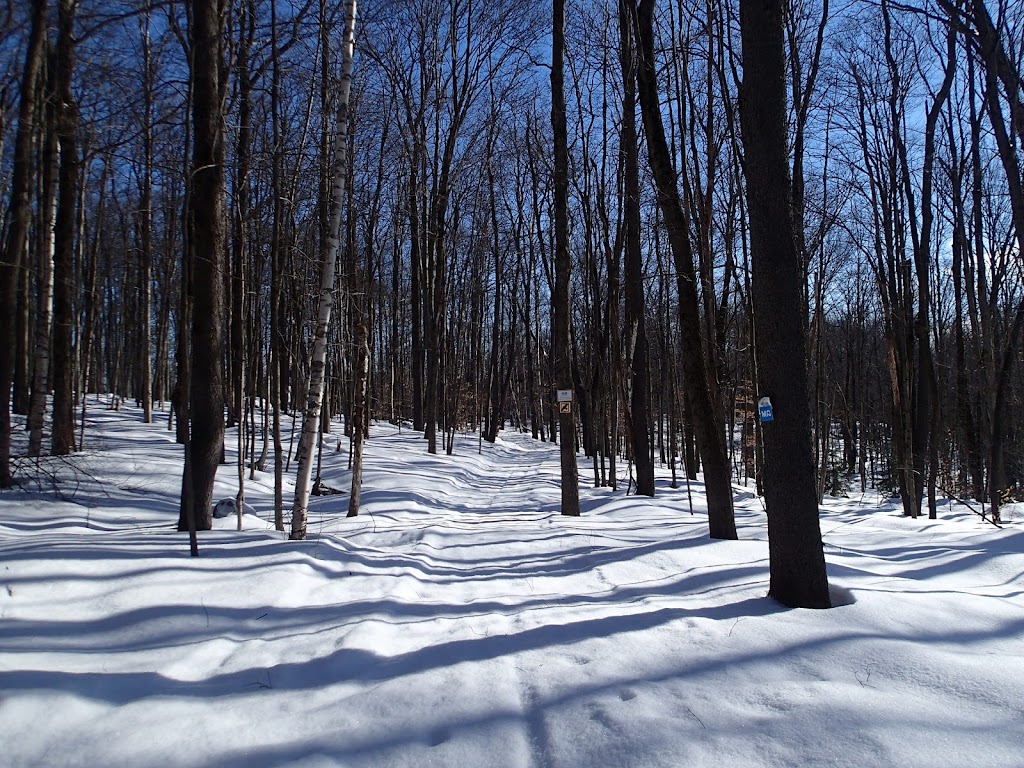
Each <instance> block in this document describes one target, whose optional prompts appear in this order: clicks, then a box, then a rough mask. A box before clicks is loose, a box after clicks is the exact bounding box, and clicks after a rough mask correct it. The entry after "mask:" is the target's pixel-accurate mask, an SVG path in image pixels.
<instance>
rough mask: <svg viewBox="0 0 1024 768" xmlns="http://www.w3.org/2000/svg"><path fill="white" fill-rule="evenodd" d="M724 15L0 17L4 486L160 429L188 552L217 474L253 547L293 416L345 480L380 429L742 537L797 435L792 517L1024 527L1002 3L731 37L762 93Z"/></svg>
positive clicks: (289, 11) (53, 5)
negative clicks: (256, 517) (142, 421)
mask: <svg viewBox="0 0 1024 768" xmlns="http://www.w3.org/2000/svg"><path fill="white" fill-rule="evenodd" d="M748 5H749V6H754V5H757V4H756V3H749V4H748V2H747V0H733V1H730V2H711V1H710V0H662V1H661V2H655V0H640V1H639V2H635V1H634V0H614V1H613V0H604V2H593V1H592V0H580V1H578V2H574V1H573V0H569V1H568V2H564V3H563V2H562V0H558V1H557V2H556V3H555V4H554V10H555V13H554V17H553V16H552V9H551V7H549V6H547V5H545V4H541V3H525V4H524V3H514V2H509V1H508V0H493V1H490V2H481V1H480V0H475V1H474V0H382V1H381V2H367V3H366V4H365V5H363V6H362V7H360V9H359V16H358V24H357V25H356V26H355V27H354V29H355V33H354V34H355V37H354V49H355V60H354V67H353V65H352V59H351V58H350V57H348V56H347V55H346V45H347V44H349V43H348V37H347V34H346V29H347V27H346V19H348V21H349V22H351V21H352V16H353V14H354V5H353V6H352V7H351V8H350V7H349V6H350V4H349V2H345V3H341V2H328V1H327V0H187V1H185V0H113V1H111V0H104V2H99V0H31V2H20V3H11V2H8V3H6V4H5V6H4V10H3V11H2V18H0V58H2V59H3V61H4V64H5V66H4V67H3V68H2V71H3V75H2V81H0V201H2V203H3V206H4V209H3V220H2V226H3V230H2V240H0V242H2V248H3V251H2V263H0V334H2V336H0V396H2V398H0V486H3V487H7V486H10V485H12V484H14V483H17V482H18V481H19V477H20V476H22V475H24V474H26V473H30V472H31V471H32V459H33V457H34V456H39V455H41V454H45V453H52V454H54V455H66V454H69V453H72V452H74V451H76V450H81V449H83V448H86V447H88V446H89V437H90V436H89V433H88V428H87V426H86V425H87V413H88V408H91V407H96V406H95V405H94V401H91V400H90V398H89V397H87V395H89V394H90V393H97V392H103V393H112V395H113V396H114V402H115V403H116V402H118V401H119V400H131V401H134V402H137V403H138V404H139V405H140V406H142V408H143V410H144V414H145V418H146V419H147V420H150V419H155V418H157V417H158V416H160V414H164V415H163V416H162V417H161V418H165V419H167V421H166V428H167V429H176V430H177V436H178V439H179V441H180V442H182V443H183V444H184V445H185V451H186V452H185V455H186V457H187V458H186V462H185V471H184V472H183V485H182V488H183V493H182V517H181V521H180V525H181V526H182V529H185V528H186V527H187V526H188V525H189V524H190V518H191V524H192V525H195V526H198V527H200V528H202V527H204V526H208V525H209V519H208V515H209V509H208V508H209V501H210V495H209V494H210V489H211V487H212V473H213V472H214V471H215V470H216V466H217V464H218V463H219V462H221V461H222V460H223V459H222V457H223V450H222V449H223V444H224V441H231V442H232V443H237V445H238V446H239V447H240V449H241V451H240V459H239V463H238V468H237V470H238V478H239V487H240V491H239V501H241V500H242V498H243V495H244V494H243V491H242V488H243V487H244V483H245V481H246V479H247V478H248V477H251V476H253V475H254V473H256V472H274V473H275V474H276V477H277V488H278V492H277V495H276V520H277V525H278V527H279V528H280V529H282V530H283V529H284V527H285V524H286V515H285V514H284V505H285V501H284V499H283V494H282V491H281V488H282V483H281V478H282V476H283V475H284V474H286V473H289V472H294V471H295V468H296V465H297V463H298V462H299V460H300V459H302V460H304V461H306V463H307V466H309V465H311V466H312V468H311V479H310V480H309V483H308V484H309V486H311V488H310V491H311V492H312V493H313V494H316V493H318V492H319V490H320V478H319V476H318V470H317V466H318V465H317V462H316V457H315V456H313V455H312V451H313V450H314V448H315V445H316V444H319V441H312V442H311V443H310V444H308V445H306V444H304V443H303V441H302V439H301V433H302V431H303V430H302V426H301V425H302V423H303V414H305V417H306V418H305V420H306V421H309V419H310V418H312V419H313V420H312V422H311V423H310V425H309V427H308V428H309V429H313V430H316V428H317V425H318V424H319V429H320V430H323V431H329V430H331V429H335V428H337V427H335V426H334V425H332V424H331V421H330V419H331V417H334V416H338V415H343V416H344V417H345V420H344V423H345V425H346V427H345V429H346V436H345V445H346V446H348V445H350V444H351V445H352V447H353V448H354V449H355V453H356V455H357V456H359V455H361V454H360V452H359V450H358V449H359V447H360V446H361V444H362V440H363V439H364V437H365V436H366V435H367V434H368V425H369V423H370V420H388V421H391V422H395V423H402V424H403V425H405V424H407V425H408V428H410V429H413V430H417V431H420V432H422V433H423V436H424V438H425V441H424V450H425V451H430V452H438V451H447V452H449V453H450V452H453V451H459V450H476V444H477V443H476V440H477V437H473V438H472V439H465V438H464V436H465V434H466V433H467V432H471V433H472V434H473V435H474V436H479V439H482V440H487V441H494V440H495V439H496V438H497V436H498V434H499V432H500V430H501V429H516V430H523V431H525V432H529V433H531V434H532V435H533V437H534V438H536V439H537V440H550V441H555V440H559V441H560V442H561V443H562V445H563V452H566V451H568V454H567V455H568V457H569V459H570V461H571V459H572V458H573V457H574V456H575V455H576V454H577V453H581V454H584V455H585V456H586V457H587V459H588V463H587V464H586V466H588V467H589V468H590V469H589V470H588V473H587V475H586V476H583V477H581V478H580V482H585V483H590V484H593V485H595V486H611V487H621V488H625V489H627V490H628V491H629V492H631V493H632V492H636V493H638V494H643V495H653V494H654V493H655V484H654V467H655V466H656V465H661V466H666V465H667V466H669V467H670V468H671V473H672V474H671V476H672V478H673V482H680V483H682V482H684V481H685V479H686V478H689V479H694V478H696V477H697V473H698V472H703V473H704V479H705V481H706V488H707V495H708V505H709V522H710V527H711V534H712V536H714V537H717V538H734V537H735V536H736V531H735V524H734V522H733V517H732V514H733V513H732V493H733V491H732V485H733V484H735V483H739V484H742V483H750V484H751V486H752V487H754V486H756V488H757V489H758V491H759V492H764V491H768V493H769V498H770V496H771V493H772V481H771V480H768V482H766V478H765V470H766V468H767V470H768V471H781V472H785V471H786V467H785V465H786V463H787V462H789V461H792V462H796V463H798V464H799V465H800V466H801V467H803V466H804V464H803V463H800V462H802V461H804V460H803V459H801V458H800V457H801V456H803V451H802V449H801V450H798V451H796V453H795V454H794V453H792V452H791V450H790V449H787V448H782V447H780V446H782V445H783V443H782V442H775V441H776V440H782V438H781V437H779V436H780V435H781V434H782V433H783V432H784V431H785V430H787V429H789V428H790V427H791V426H792V425H793V424H794V423H795V422H794V421H787V419H788V418H790V417H791V418H793V419H795V418H796V413H795V411H801V410H802V409H803V406H804V405H806V415H807V420H806V425H804V426H801V427H800V428H799V430H798V431H797V432H794V433H793V434H797V435H798V436H799V435H805V434H806V435H807V436H806V437H798V443H799V442H800V441H803V442H802V443H800V444H801V445H802V446H803V448H806V449H807V453H808V454H809V461H810V470H811V474H810V475H808V477H807V478H805V479H806V480H807V483H808V485H807V487H808V489H809V490H808V493H810V494H811V497H810V498H811V501H810V503H811V507H810V508H811V509H812V510H813V501H814V499H813V496H814V495H816V497H817V499H819V500H820V498H821V497H822V496H823V495H825V494H844V493H849V492H854V491H856V492H861V491H864V490H867V489H869V488H877V489H880V490H881V491H882V492H884V493H887V494H890V495H892V496H894V497H899V498H900V500H901V503H902V507H903V510H904V512H905V513H906V514H907V515H910V516H913V517H916V516H918V515H921V514H925V513H927V514H929V515H930V516H931V517H935V516H936V515H937V499H938V498H941V497H955V498H959V499H963V500H965V501H969V502H970V503H971V504H972V505H974V506H975V507H976V508H977V509H978V510H979V511H982V510H984V511H985V514H986V515H988V516H990V519H991V520H994V521H997V522H998V520H999V512H998V509H999V505H1000V504H1001V503H1003V502H1005V501H1006V500H1007V499H1009V498H1011V497H1013V498H1019V497H1020V496H1021V494H1022V493H1024V488H1022V483H1024V451H1022V450H1021V446H1022V445H1024V415H1022V414H1024V409H1022V408H1021V404H1022V403H1024V369H1022V363H1024V361H1022V360H1021V357H1022V350H1024V345H1022V343H1021V335H1022V332H1024V279H1022V277H1024V276H1022V267H1024V261H1022V252H1024V248H1022V245H1024V181H1022V165H1021V157H1022V155H1024V84H1022V79H1021V73H1022V71H1024V67H1022V59H1024V42H1022V41H1024V7H1022V6H1021V4H1020V3H1014V2H1006V1H1005V0H998V2H995V1H994V0H993V1H991V2H985V0H921V2H919V3H910V4H906V3H897V2H894V1H893V0H877V1H876V0H854V2H851V3H845V4H841V5H839V6H837V5H836V4H835V3H834V2H833V3H830V0H784V2H782V3H781V4H779V3H767V4H765V3H762V4H761V5H770V6H772V7H773V8H774V7H776V6H777V11H776V12H774V15H771V14H769V16H770V17H771V18H772V19H774V21H773V22H772V23H773V24H776V23H777V24H778V25H779V28H780V35H781V37H779V39H778V40H777V43H778V47H779V50H780V51H781V53H780V54H779V56H776V55H775V54H774V53H765V52H764V50H762V49H760V48H758V47H757V44H758V43H759V41H761V40H762V39H763V36H767V35H768V28H767V27H763V28H762V27H761V26H759V24H763V21H761V22H758V21H756V19H758V18H760V17H759V16H757V15H756V14H755V15H754V16H748V15H745V14H752V13H754V12H755V11H757V13H763V12H764V11H763V9H760V10H758V9H753V8H751V7H747V6H748ZM741 10H742V11H743V13H741ZM560 13H561V19H563V20H564V21H563V22H562V23H563V24H564V28H563V29H559V26H560V22H559V18H560V17H559V14H560ZM553 18H554V35H553V34H552V30H553V26H552V21H553ZM744 19H747V21H746V23H747V25H748V26H746V27H745V28H744V27H743V25H742V24H741V21H743V20H744ZM741 32H742V34H741ZM348 34H352V33H351V31H349V32H348ZM773 50H775V49H773ZM553 51H554V56H553V55H552V52H553ZM758 51H760V52H759V53H758ZM762 55H763V56H767V57H768V58H767V59H763V61H768V62H769V63H770V62H775V63H776V64H778V67H777V70H778V71H777V72H776V69H774V68H768V69H764V70H762V69H761V64H758V69H757V70H756V72H755V70H754V69H753V68H752V65H751V66H749V67H748V70H747V71H746V72H745V70H744V57H749V58H750V61H751V62H752V61H762V59H757V58H755V57H757V56H762ZM773 56H775V58H772V57H773ZM346 62H348V66H349V67H350V69H349V70H348V71H347V72H346V71H345V66H346ZM765 66H766V67H767V65H765ZM772 66H773V67H774V65H772ZM768 72H771V73H775V74H772V75H765V73H768ZM353 73H354V74H353ZM754 74H757V75H759V76H760V75H765V77H758V78H752V79H751V80H750V81H749V82H748V83H747V85H746V86H745V85H744V81H745V79H746V78H747V77H752V76H753V75H754ZM769 93H770V94H774V95H773V96H772V97H771V98H772V99H774V101H773V102H771V103H767V102H766V103H765V104H762V103H761V102H765V99H766V94H769ZM771 104H774V105H775V107H774V108H775V109H777V110H778V112H777V116H778V117H779V134H778V136H777V138H778V141H777V142H776V143H772V142H773V141H774V139H773V138H772V137H771V136H769V135H768V134H769V129H768V127H767V126H768V123H766V122H763V121H764V120H766V119H767V118H765V117H764V115H766V114H773V115H774V114H776V113H775V112H773V111H772V108H770V107H771ZM766 105H767V106H766ZM759 110H760V111H759ZM765 110H766V111H765ZM771 119H775V118H774V117H773V118H771ZM342 125H344V128H343V129H342V128H341V126H342ZM762 132H764V133H762ZM339 142H340V143H339ZM773 153H774V154H773ZM766 169H768V172H767V175H766V172H765V171H766ZM339 174H343V178H338V175H339ZM780 177H781V178H780ZM766 178H767V179H768V181H769V182H772V183H767V184H766V183H764V179H766ZM332 190H333V191H332ZM759 195H761V196H762V197H761V198H759V197H758V196H759ZM764 196H767V197H764ZM764 199H770V201H771V202H773V204H772V205H769V206H768V207H765V206H764V205H762V204H761V202H763V200H764ZM759 201H760V202H759ZM332 206H333V208H332ZM335 209H336V210H335ZM332 213H336V215H337V220H336V222H335V226H333V227H332ZM782 219H785V221H786V222H788V226H786V227H780V224H781V223H783V222H782V221H781V220H782ZM333 230H336V231H333ZM780 232H782V234H779V233H780ZM759 237H760V238H765V237H767V238H769V240H770V239H771V238H779V237H781V238H783V239H784V240H785V241H786V242H789V243H790V244H791V249H792V259H793V261H792V268H790V267H789V266H786V267H785V268H782V267H778V268H773V267H771V266H770V264H771V263H772V262H770V261H760V262H759V261H758V259H759V258H764V256H763V254H765V253H767V251H760V250H758V249H759V248H760V247H761V245H759V242H761V241H759V240H758V238H759ZM331 238H334V239H335V240H336V242H335V244H334V248H335V250H336V265H337V268H336V270H335V271H334V274H333V279H329V280H328V282H327V284H326V285H325V286H323V288H325V289H326V295H327V300H328V301H329V303H330V305H331V309H333V315H330V316H331V318H332V319H331V322H330V323H329V324H326V323H323V324H322V323H321V319H322V314H321V313H322V311H323V300H324V299H323V297H324V295H325V293H324V291H323V290H322V287H321V280H322V279H323V276H324V274H325V273H324V271H323V269H322V265H323V264H324V263H325V258H324V254H325V250H329V248H330V240H331ZM776 242H781V241H776ZM759 254H761V256H759ZM779 263H781V262H779ZM785 263H786V264H787V265H789V264H790V262H789V261H786V262H785ZM759 265H760V266H759ZM759 280H760V281H761V282H760V284H758V281H759ZM780 297H789V298H785V299H782V298H780ZM790 298H791V299H792V301H793V303H794V304H793V307H792V310H793V311H792V313H790V314H785V313H786V312H789V310H783V306H782V304H781V303H780V304H776V302H777V301H779V302H782V301H787V302H788V301H789V299H790ZM318 307H320V309H319V310H318ZM776 310H778V312H777V311H776ZM783 315H784V319H782V318H783ZM318 318H320V319H318ZM321 325H322V326H323V327H322V330H323V338H322V345H323V350H322V356H319V357H318V356H317V354H316V353H315V351H314V349H315V348H314V340H315V337H316V336H317V335H318V333H319V331H320V327H321ZM787 329H788V330H787ZM785 343H789V349H788V350H785V351H780V352H779V353H778V354H786V355H794V356H795V357H792V358H785V359H786V360H789V361H790V362H791V361H792V360H794V359H795V360H796V361H797V364H796V365H795V366H794V365H791V364H790V363H789V362H787V363H785V364H783V359H782V358H776V357H774V355H775V354H776V352H775V350H783V346H784V345H785ZM762 344H763V345H764V346H763V347H762V346H760V345H762ZM793 344H796V346H795V347H794V346H793ZM780 345H782V346H780ZM801 362H802V363H803V366H802V370H800V369H801V365H800V363H801ZM796 374H800V375H799V376H796ZM318 376H319V382H320V383H318V378H317V377H318ZM797 378H799V379H800V381H799V382H798V381H796V379H797ZM311 382H312V386H313V387H320V388H321V389H322V391H316V390H312V389H311ZM566 388H570V389H572V390H573V397H574V399H573V402H572V409H571V413H565V412H564V410H563V412H561V413H560V408H559V404H558V402H557V401H556V390H558V389H566ZM765 394H770V395H771V399H772V402H773V405H774V406H775V421H773V422H765V423H762V422H761V421H759V418H758V400H759V399H760V398H761V397H762V396H764V395H765ZM314 395H315V396H316V397H317V398H319V399H320V403H321V405H318V406H317V408H316V409H312V408H311V407H310V406H311V404H312V403H311V401H312V400H313V397H314ZM794 409H795V410H794ZM168 413H170V418H167V414H168ZM284 415H289V416H293V417H295V419H294V422H293V420H292V419H282V416H284ZM801 418H802V417H801ZM190 422H191V425H192V427H191V430H190V429H189V428H188V425H189V423H190ZM292 423H296V424H297V425H298V426H297V427H296V428H295V430H294V431H291V429H290V428H289V430H287V431H286V430H285V428H284V425H285V424H292ZM801 423H802V422H801ZM22 429H25V430H27V432H28V435H27V438H26V439H24V440H22V439H21V437H20V436H19V434H17V433H18V431H19V430H22ZM794 429H795V427H794ZM770 430H776V431H775V432H772V433H771V434H769V431H770ZM338 444H339V445H341V442H340V438H339V440H338ZM22 446H24V447H22ZM300 446H302V450H303V451H305V452H306V455H305V456H300V455H299V454H301V453H302V451H300ZM565 461H566V455H565V453H564V455H563V468H564V467H565ZM773 462H775V464H774V467H775V468H776V469H773ZM572 467H573V469H574V468H575V463H574V462H573V463H572ZM779 467H782V469H778V468H779ZM801 471H802V470H801ZM677 472H678V473H679V474H678V477H677ZM357 474H358V473H357ZM797 474H800V473H797ZM574 487H575V484H574ZM353 495H354V502H355V504H354V506H353V507H352V512H353V514H354V513H355V512H356V511H357V510H358V494H357V493H356V492H354V494H353ZM573 503H574V502H573V499H572V498H569V499H566V497H565V496H563V505H566V504H568V505H569V506H570V507H571V505H572V504H573ZM575 504H576V505H577V507H576V509H575V512H576V513H578V499H577V500H576V501H575ZM294 508H295V511H296V512H298V511H299V510H300V508H301V510H302V511H303V512H304V507H302V505H300V501H299V499H298V498H296V502H295V505H294ZM563 511H569V512H571V511H573V510H571V509H568V510H563ZM812 514H813V512H812ZM300 523H301V521H300ZM302 525H304V523H301V524H300V525H299V527H296V525H295V524H294V521H293V527H292V533H293V536H301V535H302V532H303V529H302ZM819 549H820V541H819ZM773 583H774V576H773Z"/></svg>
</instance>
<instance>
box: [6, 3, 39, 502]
mask: <svg viewBox="0 0 1024 768" xmlns="http://www.w3.org/2000/svg"><path fill="white" fill-rule="evenodd" d="M45 45H46V0H33V3H32V28H31V30H30V32H29V41H28V48H27V50H26V52H25V71H24V72H23V73H22V77H21V103H20V104H19V107H18V131H17V134H16V136H15V140H14V168H13V173H12V174H11V202H10V206H9V207H8V211H7V222H8V223H7V240H6V242H5V243H4V250H3V255H2V256H3V257H2V259H0V488H9V487H10V486H11V484H12V483H13V481H14V479H13V477H12V476H11V382H12V381H13V380H14V361H15V349H16V347H17V343H16V338H15V333H14V331H15V308H16V307H17V306H18V282H19V277H20V276H21V274H22V268H23V261H24V258H25V245H26V241H27V237H28V223H29V216H30V214H31V202H30V199H29V195H30V193H31V191H32V184H33V169H32V138H33V135H34V134H35V118H36V93H37V87H38V84H39V75H40V72H41V71H42V66H43V51H44V49H45Z"/></svg>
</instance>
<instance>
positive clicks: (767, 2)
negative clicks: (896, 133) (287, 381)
mask: <svg viewBox="0 0 1024 768" xmlns="http://www.w3.org/2000/svg"><path fill="white" fill-rule="evenodd" d="M782 23H783V5H782V2H781V0H741V3H740V27H741V34H742V42H743V83H742V86H741V92H740V120H741V127H742V134H743V148H744V161H745V168H746V174H747V201H748V203H747V205H748V212H749V217H750V244H751V262H752V269H753V281H752V286H751V290H752V292H753V304H754V319H755V323H756V327H757V350H756V354H757V379H758V388H759V392H758V394H759V395H760V396H768V397H770V398H771V399H772V405H773V407H774V411H775V416H776V418H775V420H774V421H772V422H769V423H767V424H766V425H765V428H764V430H763V435H764V460H765V473H764V474H765V478H764V484H765V505H766V507H767V510H768V553H769V568H770V572H771V585H770V588H769V594H770V595H771V596H772V597H774V598H775V599H776V600H778V601H779V602H781V603H783V604H784V605H789V606H793V607H800V608H828V607H831V600H830V598H829V592H828V579H827V576H826V573H825V556H824V552H823V549H822V544H821V531H820V528H819V524H818V503H817V490H816V488H815V482H814V463H813V456H812V453H811V421H810V413H809V410H808V404H807V369H806V366H805V346H804V345H805V332H804V328H803V323H802V322H801V303H802V302H801V293H800V277H801V268H800V258H799V254H798V253H797V249H796V240H795V237H794V233H793V221H792V218H791V213H790V208H789V204H790V188H789V170H788V168H787V153H786V83H785V77H786V74H785V73H786V69H785V56H784V53H783V50H784V49H783V34H782Z"/></svg>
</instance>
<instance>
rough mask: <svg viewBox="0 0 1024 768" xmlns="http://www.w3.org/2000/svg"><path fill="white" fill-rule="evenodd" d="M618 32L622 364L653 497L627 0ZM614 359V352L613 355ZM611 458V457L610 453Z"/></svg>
mask: <svg viewBox="0 0 1024 768" xmlns="http://www.w3.org/2000/svg"><path fill="white" fill-rule="evenodd" d="M619 32H620V37H621V49H620V52H619V55H620V61H621V65H622V84H623V92H622V93H623V95H622V131H621V135H620V138H619V143H620V146H621V152H622V168H623V176H624V179H623V182H624V191H625V200H624V202H623V206H624V209H625V210H624V214H625V227H624V230H625V243H624V246H625V265H624V266H625V275H624V277H625V289H626V290H625V294H626V364H627V365H628V366H629V376H630V379H631V382H630V387H629V388H628V392H629V414H628V417H629V421H630V425H629V430H628V433H627V434H628V435H629V438H630V442H631V444H632V445H631V448H632V450H633V463H634V465H635V466H636V492H637V493H638V494H640V495H641V496H653V495H654V462H653V461H652V460H651V441H650V434H649V432H648V428H647V424H648V421H649V418H650V414H649V410H650V409H649V404H648V390H649V388H650V380H649V375H648V357H649V346H648V341H647V321H646V314H647V308H646V304H645V301H644V283H643V276H644V275H643V267H644V264H643V255H642V253H641V251H640V163H639V157H638V148H637V135H636V133H637V132H636V45H635V44H634V40H633V25H632V23H631V20H630V14H629V0H619ZM614 354H618V350H615V351H614ZM613 455H614V452H613Z"/></svg>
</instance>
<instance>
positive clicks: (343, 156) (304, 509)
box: [289, 0, 356, 539]
mask: <svg viewBox="0 0 1024 768" xmlns="http://www.w3.org/2000/svg"><path fill="white" fill-rule="evenodd" d="M355 22H356V0H349V2H348V4H347V6H346V10H345V31H344V35H343V38H342V61H341V81H340V82H339V84H338V124H337V134H336V137H335V145H334V167H333V171H332V179H333V183H332V192H331V203H330V206H331V207H330V219H329V225H328V236H327V240H326V241H325V242H324V243H323V246H322V253H321V273H320V299H319V303H318V308H317V318H316V330H315V333H314V336H313V351H312V354H311V356H310V365H309V389H308V391H307V394H306V407H305V412H304V414H303V421H302V436H301V437H300V439H299V449H298V457H297V461H298V465H299V466H298V469H297V473H296V479H295V501H294V505H293V507H292V530H291V534H290V536H289V538H291V539H304V538H306V519H307V515H308V510H309V491H310V478H311V475H312V471H313V443H314V441H315V442H319V441H318V440H317V436H318V434H319V426H320V408H321V405H322V404H323V393H324V369H325V367H326V362H327V331H328V328H329V327H330V322H331V309H332V307H333V304H334V297H333V291H334V275H335V271H336V269H337V263H338V250H339V246H340V237H341V212H342V207H343V205H344V200H345V183H346V181H347V179H348V169H347V167H346V166H347V162H348V127H349V94H350V93H351V91H352V57H353V53H354V50H353V49H354V45H355V42H354V37H355Z"/></svg>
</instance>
